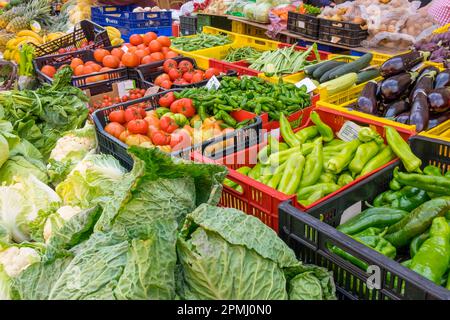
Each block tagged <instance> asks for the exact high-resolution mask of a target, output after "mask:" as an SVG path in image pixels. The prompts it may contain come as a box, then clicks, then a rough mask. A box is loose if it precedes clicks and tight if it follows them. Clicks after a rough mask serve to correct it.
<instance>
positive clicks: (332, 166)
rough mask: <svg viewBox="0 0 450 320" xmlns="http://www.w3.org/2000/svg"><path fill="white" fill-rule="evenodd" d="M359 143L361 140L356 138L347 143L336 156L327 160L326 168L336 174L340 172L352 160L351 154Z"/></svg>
mask: <svg viewBox="0 0 450 320" xmlns="http://www.w3.org/2000/svg"><path fill="white" fill-rule="evenodd" d="M360 144H361V141H359V140H358V139H355V140H353V141H350V142H349V143H347V144H346V145H345V146H344V147H342V150H341V151H340V152H339V153H338V154H337V155H336V156H334V157H332V158H331V159H330V160H328V162H327V164H326V168H327V170H328V171H330V172H332V173H336V174H338V173H340V172H342V171H343V170H344V169H345V168H346V167H347V166H348V164H349V163H350V161H352V158H353V155H354V154H355V151H356V149H357V148H358V147H359V145H360Z"/></svg>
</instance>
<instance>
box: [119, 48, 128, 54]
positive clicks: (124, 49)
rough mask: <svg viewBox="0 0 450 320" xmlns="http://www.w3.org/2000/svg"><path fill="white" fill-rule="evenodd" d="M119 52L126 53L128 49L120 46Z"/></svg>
mask: <svg viewBox="0 0 450 320" xmlns="http://www.w3.org/2000/svg"><path fill="white" fill-rule="evenodd" d="M120 50H122V51H123V52H125V53H127V52H128V47H127V46H122V48H120Z"/></svg>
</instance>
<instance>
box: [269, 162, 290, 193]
mask: <svg viewBox="0 0 450 320" xmlns="http://www.w3.org/2000/svg"><path fill="white" fill-rule="evenodd" d="M286 165H287V162H284V163H283V164H282V165H280V166H278V167H277V168H276V169H275V171H274V172H273V175H272V177H271V178H270V180H269V182H268V183H267V186H268V187H271V188H273V189H277V188H278V185H279V184H280V181H281V178H282V177H283V170H284V169H285V168H286Z"/></svg>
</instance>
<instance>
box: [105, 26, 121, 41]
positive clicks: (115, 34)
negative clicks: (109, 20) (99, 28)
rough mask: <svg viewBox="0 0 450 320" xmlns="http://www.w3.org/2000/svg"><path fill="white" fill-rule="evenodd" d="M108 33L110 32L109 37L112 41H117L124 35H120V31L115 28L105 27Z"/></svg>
mask: <svg viewBox="0 0 450 320" xmlns="http://www.w3.org/2000/svg"><path fill="white" fill-rule="evenodd" d="M105 29H106V31H107V32H108V36H109V37H110V38H112V39H116V38H121V37H122V34H121V33H120V31H119V30H117V29H116V28H114V27H111V26H107V27H105Z"/></svg>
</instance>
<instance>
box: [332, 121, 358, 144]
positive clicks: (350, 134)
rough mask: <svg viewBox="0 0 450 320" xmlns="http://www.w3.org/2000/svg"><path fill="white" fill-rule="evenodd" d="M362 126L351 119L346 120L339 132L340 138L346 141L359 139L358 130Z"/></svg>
mask: <svg viewBox="0 0 450 320" xmlns="http://www.w3.org/2000/svg"><path fill="white" fill-rule="evenodd" d="M359 130H361V127H360V126H358V125H357V124H356V123H354V122H351V121H346V122H345V123H344V125H343V126H342V128H341V130H339V132H338V133H337V136H338V138H339V139H341V140H344V141H353V140H355V139H358V132H359Z"/></svg>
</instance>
